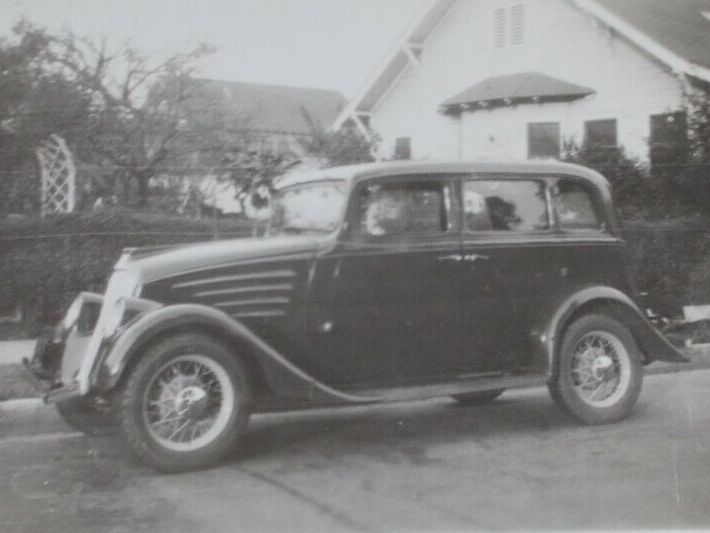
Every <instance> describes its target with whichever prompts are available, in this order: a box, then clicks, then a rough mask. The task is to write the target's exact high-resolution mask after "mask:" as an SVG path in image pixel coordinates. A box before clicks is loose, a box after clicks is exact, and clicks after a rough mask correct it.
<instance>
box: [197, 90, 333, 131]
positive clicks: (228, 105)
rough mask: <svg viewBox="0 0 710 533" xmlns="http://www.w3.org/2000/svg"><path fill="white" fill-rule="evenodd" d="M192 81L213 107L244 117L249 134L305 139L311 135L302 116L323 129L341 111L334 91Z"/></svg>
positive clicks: (309, 128)
mask: <svg viewBox="0 0 710 533" xmlns="http://www.w3.org/2000/svg"><path fill="white" fill-rule="evenodd" d="M195 81H196V82H197V83H199V84H200V85H201V90H203V91H206V92H207V93H208V96H209V97H210V98H214V99H215V101H216V102H217V105H219V106H224V107H225V109H226V110H227V111H228V112H230V113H234V114H235V115H239V116H242V117H244V118H245V124H246V125H247V129H249V130H250V131H261V132H274V133H292V134H297V135H299V134H300V135H306V134H309V133H311V127H310V125H309V123H308V119H307V118H306V116H305V115H306V114H307V115H308V117H310V119H311V120H312V121H313V122H314V123H315V124H316V125H317V126H321V127H323V128H324V129H327V128H328V127H329V126H330V125H331V124H332V123H333V121H334V120H335V118H336V117H337V116H338V113H340V112H341V111H342V110H343V108H344V107H345V98H344V97H343V95H342V94H340V92H338V91H332V90H326V89H309V88H302V87H287V86H283V85H267V84H263V83H245V82H238V81H224V80H208V79H198V80H195ZM304 110H305V112H306V113H304Z"/></svg>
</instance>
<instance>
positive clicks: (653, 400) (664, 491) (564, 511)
mask: <svg viewBox="0 0 710 533" xmlns="http://www.w3.org/2000/svg"><path fill="white" fill-rule="evenodd" d="M708 398H710V371H707V370H699V371H694V372H685V373H676V374H668V375H663V376H651V377H648V378H647V379H646V382H645V385H644V391H643V393H642V396H641V398H640V401H639V404H638V407H637V409H636V410H635V411H634V414H633V416H632V418H630V419H629V420H627V421H625V422H623V423H621V424H617V425H613V426H604V427H591V428H590V427H580V426H577V425H576V424H575V423H573V422H572V421H570V420H569V419H568V418H567V417H566V416H564V415H562V414H561V413H559V412H558V411H557V409H556V408H555V407H554V406H553V404H552V402H551V400H550V399H549V397H548V395H547V393H546V391H544V390H533V391H523V392H511V393H508V394H506V395H504V396H503V397H502V398H501V399H500V400H499V401H497V402H496V403H495V404H493V405H491V406H489V407H485V408H462V407H459V406H457V405H456V404H454V403H453V402H449V401H448V400H432V401H426V402H410V403H402V404H392V405H384V406H378V407H368V408H352V409H344V410H321V411H315V412H309V413H299V414H288V415H268V416H261V417H255V418H254V420H253V424H252V426H251V430H250V431H249V434H248V435H247V437H246V438H245V441H244V446H243V451H242V453H241V454H240V456H238V457H237V456H235V457H234V458H233V460H231V461H229V462H228V463H227V464H225V465H223V466H221V467H219V468H216V469H214V470H210V471H206V472H197V473H191V474H184V475H177V476H162V475H156V474H154V473H152V472H151V471H149V470H147V469H145V468H143V467H141V466H138V465H136V464H135V463H134V462H133V461H132V460H131V459H130V458H129V457H127V456H126V455H125V453H124V452H123V451H122V448H121V446H120V445H117V444H116V442H115V441H112V440H110V439H105V438H104V439H91V440H89V439H87V438H85V437H83V436H81V435H78V434H74V433H70V432H69V430H68V429H66V428H65V427H64V426H62V425H61V424H60V423H59V422H58V421H57V420H56V418H54V417H53V416H52V413H51V411H47V410H46V408H36V407H35V406H34V404H17V405H16V406H15V408H13V409H7V408H6V409H5V411H2V410H0V416H2V419H0V420H1V421H2V422H0V430H1V431H0V475H1V477H0V479H2V480H3V484H2V489H1V492H0V524H2V527H0V529H1V530H2V531H3V532H11V531H22V532H27V531H38V532H39V531H53V532H54V531H59V532H64V531H66V532H73V531H170V532H178V531H189V532H194V531H248V532H251V531H323V532H333V531H420V530H423V531H463V530H471V529H485V530H498V529H502V530H509V529H537V528H546V529H547V528H553V529H570V528H584V529H591V528H594V529H609V528H617V527H621V528H625V529H631V528H658V527H661V528H688V527H695V528H704V529H707V528H708V527H710V409H708V405H709V404H710V402H709V401H708ZM23 409H24V411H23ZM13 413H14V414H13Z"/></svg>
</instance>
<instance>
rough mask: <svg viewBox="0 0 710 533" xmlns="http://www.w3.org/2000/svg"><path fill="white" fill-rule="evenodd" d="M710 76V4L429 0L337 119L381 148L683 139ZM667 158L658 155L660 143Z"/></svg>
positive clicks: (507, 149)
mask: <svg viewBox="0 0 710 533" xmlns="http://www.w3.org/2000/svg"><path fill="white" fill-rule="evenodd" d="M706 83H710V0H434V1H432V2H431V4H430V5H429V6H428V7H427V9H426V11H425V13H424V14H423V15H422V16H421V17H419V18H418V19H417V20H416V21H415V22H414V24H413V25H412V26H411V27H410V28H409V29H408V30H407V31H406V33H405V34H404V36H403V37H402V38H401V39H400V40H398V42H397V43H396V45H395V46H394V47H393V49H392V50H391V51H390V52H389V53H388V54H387V56H386V58H385V61H384V62H383V63H382V65H381V67H380V68H379V69H377V71H376V72H374V73H373V75H372V77H371V78H370V79H369V80H368V81H367V82H366V83H365V84H364V86H363V87H362V89H361V90H360V91H359V93H358V94H357V95H356V97H355V98H354V99H353V100H352V101H351V102H350V103H349V104H348V106H347V107H346V108H345V109H344V111H343V112H342V113H341V114H340V115H339V117H338V118H337V119H336V121H335V127H336V128H339V127H341V126H342V125H343V124H344V123H346V122H351V123H354V124H355V125H356V126H357V127H358V128H359V129H360V130H361V131H362V132H363V133H365V134H368V135H369V134H371V132H376V133H377V134H378V135H379V136H380V138H381V145H380V155H381V156H382V157H384V158H390V157H393V156H395V157H400V158H406V157H413V158H478V157H484V158H496V159H500V158H504V159H505V158H511V159H524V158H538V157H557V156H559V154H560V151H561V147H562V145H563V142H564V141H566V140H572V139H573V140H575V141H576V142H577V143H579V144H581V143H583V142H584V141H585V140H589V141H593V142H595V143H597V144H607V145H623V146H624V147H625V148H626V150H627V153H629V154H630V155H634V156H637V157H640V158H642V159H648V158H649V156H650V157H651V159H652V160H653V156H654V151H653V150H651V151H650V152H649V141H651V144H652V145H653V146H658V147H660V148H665V151H666V153H667V152H668V148H669V147H670V148H673V144H674V143H678V144H683V143H685V142H687V127H686V120H685V114H684V113H683V104H684V95H685V94H687V92H688V91H689V90H693V89H694V88H696V87H703V86H704V85H705V84H706ZM658 153H659V154H662V153H663V150H659V151H658Z"/></svg>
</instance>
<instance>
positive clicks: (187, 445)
mask: <svg viewBox="0 0 710 533" xmlns="http://www.w3.org/2000/svg"><path fill="white" fill-rule="evenodd" d="M234 401H235V391H234V388H233V386H232V383H231V380H230V379H229V376H228V375H227V372H226V371H225V370H224V368H222V367H221V366H220V365H219V364H217V363H216V362H215V361H214V360H213V359H211V358H209V357H205V356H203V355H198V354H187V355H182V356H180V357H177V358H175V359H173V360H171V361H169V362H167V363H166V364H165V365H163V366H162V367H161V368H160V369H159V370H158V371H157V372H156V373H155V374H154V376H153V379H152V380H151V381H150V383H149V384H148V386H147V387H146V390H145V395H144V398H143V417H144V422H145V425H146V428H147V429H148V433H149V434H150V436H151V437H152V438H153V439H155V441H156V442H158V443H159V444H160V445H161V446H164V447H165V448H167V449H169V450H173V451H191V450H196V449H199V448H201V447H203V446H205V445H206V444H209V443H210V442H211V441H212V440H214V439H215V438H216V437H217V436H218V435H219V434H221V432H222V431H223V430H224V428H225V426H226V424H227V423H228V421H229V418H230V415H231V412H232V410H233V408H234Z"/></svg>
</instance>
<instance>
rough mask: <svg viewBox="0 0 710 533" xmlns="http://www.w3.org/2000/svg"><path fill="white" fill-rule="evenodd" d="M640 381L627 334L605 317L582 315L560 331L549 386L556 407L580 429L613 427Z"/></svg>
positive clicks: (636, 393)
mask: <svg viewBox="0 0 710 533" xmlns="http://www.w3.org/2000/svg"><path fill="white" fill-rule="evenodd" d="M642 380H643V367H642V365H641V355H640V353H639V350H638V347H637V346H636V342H635V340H634V338H633V336H632V335H631V333H630V332H629V330H628V329H627V328H626V326H624V325H623V324H622V323H620V322H618V321H617V320H615V319H613V318H611V317H608V316H606V315H600V314H594V315H586V316H583V317H582V318H580V319H578V320H576V321H575V322H574V323H573V324H572V325H571V326H570V327H569V328H568V329H567V331H566V333H565V335H564V337H563V340H562V345H561V346H560V361H559V372H558V375H557V379H556V380H555V381H553V382H552V383H550V385H549V387H550V392H551V394H552V397H553V398H554V399H555V401H556V402H557V404H558V405H559V406H560V407H561V408H562V409H563V410H565V411H567V412H568V413H570V414H571V415H572V416H574V417H575V418H577V419H578V420H580V421H582V422H584V423H586V424H608V423H612V422H617V421H619V420H621V419H623V418H625V417H626V416H628V414H629V413H630V412H631V409H633V406H634V404H635V403H636V400H637V399H638V396H639V393H640V392H641V384H642Z"/></svg>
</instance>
